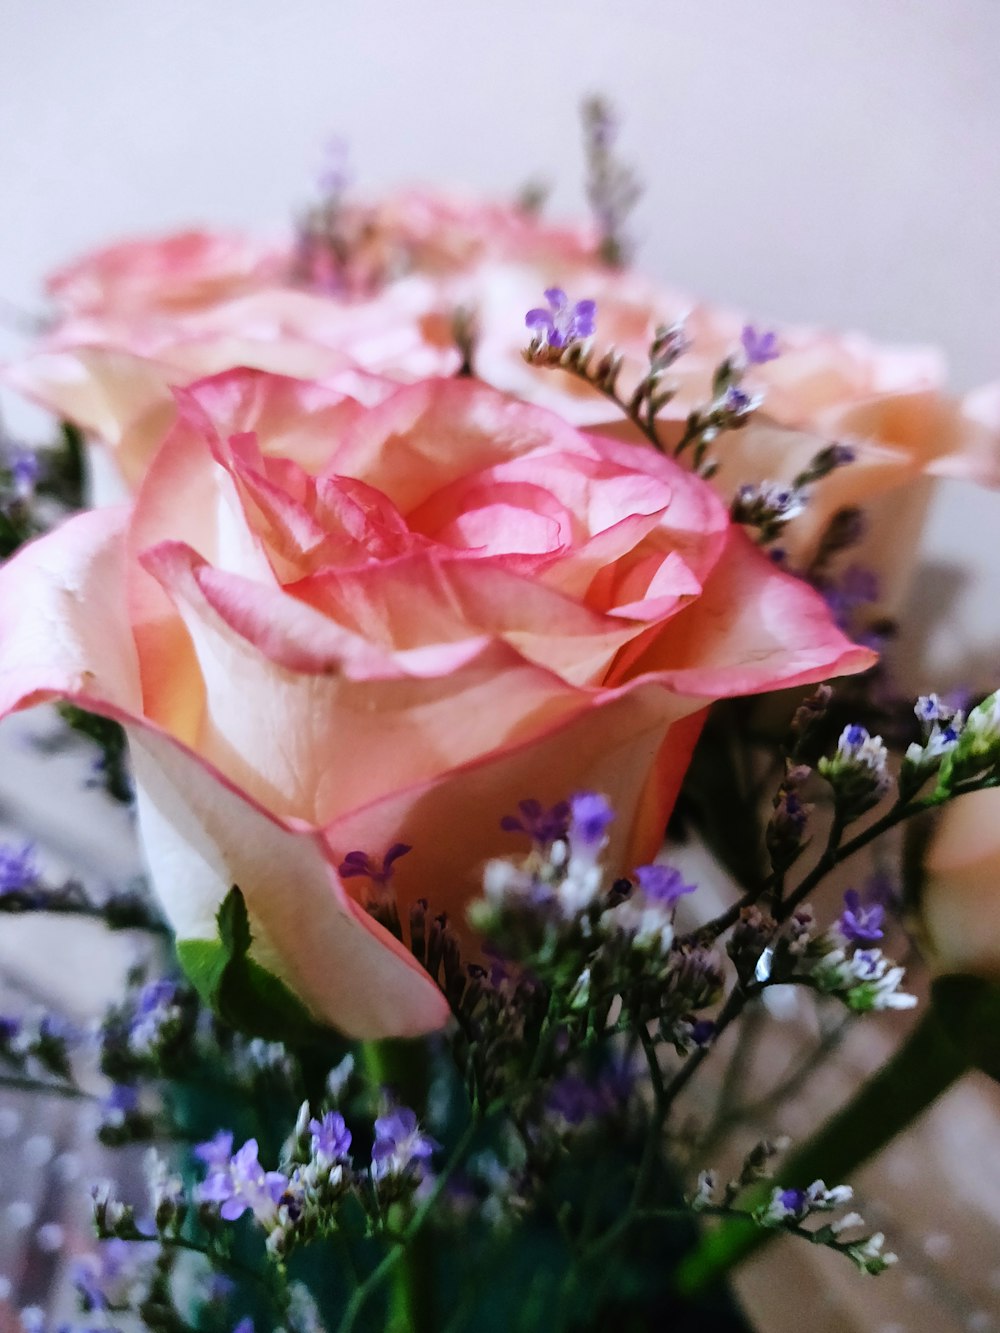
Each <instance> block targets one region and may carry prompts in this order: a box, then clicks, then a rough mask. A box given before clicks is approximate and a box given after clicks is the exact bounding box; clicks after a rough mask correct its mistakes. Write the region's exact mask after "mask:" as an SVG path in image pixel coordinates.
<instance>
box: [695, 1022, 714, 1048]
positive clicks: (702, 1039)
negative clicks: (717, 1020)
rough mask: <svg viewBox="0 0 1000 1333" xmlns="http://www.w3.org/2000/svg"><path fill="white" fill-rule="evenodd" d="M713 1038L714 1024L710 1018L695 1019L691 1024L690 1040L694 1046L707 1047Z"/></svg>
mask: <svg viewBox="0 0 1000 1333" xmlns="http://www.w3.org/2000/svg"><path fill="white" fill-rule="evenodd" d="M714 1036H715V1024H714V1023H713V1021H712V1020H711V1019H710V1018H696V1019H695V1020H694V1022H693V1023H692V1024H691V1040H692V1042H694V1044H695V1046H707V1045H708V1043H709V1042H710V1041H711V1040H712V1038H713V1037H714Z"/></svg>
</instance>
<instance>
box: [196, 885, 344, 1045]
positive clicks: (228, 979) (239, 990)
mask: <svg viewBox="0 0 1000 1333" xmlns="http://www.w3.org/2000/svg"><path fill="white" fill-rule="evenodd" d="M216 920H217V922H218V926H219V938H218V939H217V940H178V942H177V957H178V960H179V961H180V964H181V967H182V968H183V969H184V971H185V973H186V974H187V976H188V978H189V979H190V981H191V984H192V985H193V986H194V987H195V989H196V990H197V991H198V994H199V995H200V996H201V998H202V999H203V1000H204V1002H205V1003H206V1004H207V1005H209V1006H210V1008H211V1009H213V1010H214V1012H215V1013H217V1014H218V1015H219V1017H220V1018H222V1019H223V1021H224V1022H226V1023H228V1024H229V1026H230V1027H233V1028H235V1029H236V1030H237V1031H239V1032H245V1033H249V1034H250V1035H251V1036H255V1037H264V1038H266V1039H267V1040H268V1041H279V1040H280V1041H284V1042H288V1043H289V1044H291V1045H308V1044H312V1043H314V1042H316V1041H319V1040H323V1039H325V1038H326V1036H327V1035H328V1034H327V1029H326V1028H323V1027H321V1026H320V1024H318V1023H317V1022H316V1021H315V1020H314V1019H313V1018H312V1016H311V1015H310V1013H309V1011H308V1010H307V1009H306V1007H305V1005H303V1004H302V1002H301V1001H300V1000H298V999H297V998H296V997H295V996H294V995H293V994H292V992H291V991H290V990H289V989H288V987H287V986H286V985H285V984H284V982H282V981H280V980H279V979H278V978H277V977H276V976H274V975H273V974H272V973H271V972H268V971H267V969H266V968H263V967H261V965H260V964H259V963H257V962H255V961H254V960H253V959H252V958H251V957H250V946H251V944H252V942H253V935H252V933H251V931H250V919H249V917H248V915H247V909H246V902H245V901H244V898H243V894H242V893H241V892H240V890H239V889H238V888H237V887H236V886H235V885H234V886H233V887H232V888H231V889H230V891H229V893H228V894H227V895H226V897H225V900H224V901H223V903H222V906H221V907H220V908H219V912H218V915H217V917H216Z"/></svg>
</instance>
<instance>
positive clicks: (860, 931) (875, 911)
mask: <svg viewBox="0 0 1000 1333" xmlns="http://www.w3.org/2000/svg"><path fill="white" fill-rule="evenodd" d="M884 921H885V908H884V907H883V905H882V904H881V903H869V904H868V905H867V906H866V905H865V904H864V903H862V901H861V894H860V893H858V891H857V889H848V890H847V892H846V893H845V894H844V910H843V912H842V913H841V914H840V917H839V919H838V921H837V929H838V930H839V931H840V933H841V935H843V937H844V939H845V940H850V941H851V942H852V943H854V944H874V943H875V941H876V940H880V939H881V938H882V936H883V935H884V934H885V932H884V931H883V929H882V924H883V922H884Z"/></svg>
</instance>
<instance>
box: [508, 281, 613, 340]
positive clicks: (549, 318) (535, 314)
mask: <svg viewBox="0 0 1000 1333" xmlns="http://www.w3.org/2000/svg"><path fill="white" fill-rule="evenodd" d="M545 299H546V301H547V302H548V307H549V308H548V309H547V310H546V309H544V308H543V307H541V306H538V307H536V309H534V310H529V311H528V313H527V314H526V315H525V317H524V323H525V325H526V327H527V328H529V329H531V331H532V333H533V335H534V341H535V342H537V343H538V344H539V345H540V346H542V347H566V346H568V344H569V343H572V342H578V341H579V340H580V339H581V338H589V337H590V335H591V334H592V333H593V332H594V328H595V316H596V314H597V302H596V301H574V302H573V303H572V304H570V300H569V297H568V296H567V295H566V293H565V292H564V291H563V290H562V288H561V287H548V288H546V291H545Z"/></svg>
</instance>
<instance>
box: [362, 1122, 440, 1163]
mask: <svg viewBox="0 0 1000 1333" xmlns="http://www.w3.org/2000/svg"><path fill="white" fill-rule="evenodd" d="M437 1147H438V1144H437V1143H435V1141H434V1140H433V1139H432V1138H431V1137H430V1136H429V1135H427V1134H424V1133H422V1132H421V1130H420V1126H419V1124H418V1123H417V1117H416V1114H415V1112H413V1111H411V1110H410V1108H409V1107H408V1106H397V1107H395V1108H394V1109H393V1110H392V1111H390V1112H389V1114H388V1115H382V1116H379V1118H378V1119H377V1120H376V1121H375V1142H374V1144H373V1145H372V1175H373V1176H374V1177H375V1179H376V1180H382V1179H384V1178H385V1177H386V1176H401V1175H403V1174H404V1173H405V1172H407V1171H409V1170H411V1169H412V1170H414V1171H415V1172H419V1171H420V1168H421V1165H422V1163H423V1162H425V1161H427V1159H428V1158H429V1157H430V1156H431V1154H432V1153H433V1152H434V1150H435V1148H437Z"/></svg>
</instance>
